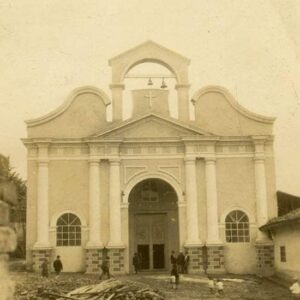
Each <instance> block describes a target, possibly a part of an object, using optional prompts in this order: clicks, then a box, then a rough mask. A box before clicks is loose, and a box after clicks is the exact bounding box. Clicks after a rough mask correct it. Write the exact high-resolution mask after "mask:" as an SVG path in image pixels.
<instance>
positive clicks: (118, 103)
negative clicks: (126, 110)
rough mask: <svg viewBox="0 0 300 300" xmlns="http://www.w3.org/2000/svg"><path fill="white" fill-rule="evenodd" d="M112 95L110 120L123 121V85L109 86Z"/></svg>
mask: <svg viewBox="0 0 300 300" xmlns="http://www.w3.org/2000/svg"><path fill="white" fill-rule="evenodd" d="M110 89H111V94H112V120H113V121H122V120H123V109H122V106H123V101H122V100H123V90H124V84H119V83H115V84H111V85H110Z"/></svg>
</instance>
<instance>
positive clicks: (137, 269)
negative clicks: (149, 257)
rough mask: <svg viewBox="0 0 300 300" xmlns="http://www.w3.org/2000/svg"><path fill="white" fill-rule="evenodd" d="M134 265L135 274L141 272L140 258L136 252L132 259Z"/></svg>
mask: <svg viewBox="0 0 300 300" xmlns="http://www.w3.org/2000/svg"><path fill="white" fill-rule="evenodd" d="M132 264H133V266H134V271H135V274H137V273H138V271H139V257H138V255H137V253H136V252H135V253H134V255H133V258H132Z"/></svg>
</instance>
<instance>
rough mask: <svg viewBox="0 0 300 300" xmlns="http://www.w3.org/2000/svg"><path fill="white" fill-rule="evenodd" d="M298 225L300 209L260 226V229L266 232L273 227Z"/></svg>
mask: <svg viewBox="0 0 300 300" xmlns="http://www.w3.org/2000/svg"><path fill="white" fill-rule="evenodd" d="M296 223H300V208H297V209H295V210H292V211H290V212H289V213H287V214H285V215H282V216H280V217H276V218H273V219H271V220H269V221H268V223H266V224H265V225H263V226H261V227H260V229H262V230H267V229H270V228H274V227H280V226H285V225H289V224H296Z"/></svg>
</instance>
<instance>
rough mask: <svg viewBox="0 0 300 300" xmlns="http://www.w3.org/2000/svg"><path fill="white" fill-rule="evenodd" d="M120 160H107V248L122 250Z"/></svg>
mask: <svg viewBox="0 0 300 300" xmlns="http://www.w3.org/2000/svg"><path fill="white" fill-rule="evenodd" d="M120 184H121V183H120V159H119V158H111V159H110V160H109V220H110V226H109V229H110V230H109V232H110V240H109V243H108V247H109V248H122V247H123V243H122V238H121V188H120Z"/></svg>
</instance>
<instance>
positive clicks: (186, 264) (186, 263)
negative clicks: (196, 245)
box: [183, 251, 190, 274]
mask: <svg viewBox="0 0 300 300" xmlns="http://www.w3.org/2000/svg"><path fill="white" fill-rule="evenodd" d="M189 264H190V256H189V253H188V252H187V251H186V252H185V255H184V264H183V273H184V274H187V273H188V269H189Z"/></svg>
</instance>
